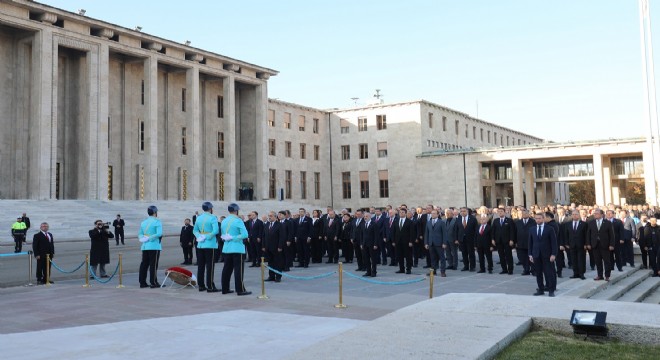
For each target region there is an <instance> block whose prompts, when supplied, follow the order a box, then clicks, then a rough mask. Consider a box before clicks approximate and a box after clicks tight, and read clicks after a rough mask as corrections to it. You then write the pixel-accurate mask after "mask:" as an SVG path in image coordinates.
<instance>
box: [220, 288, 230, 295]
mask: <svg viewBox="0 0 660 360" xmlns="http://www.w3.org/2000/svg"><path fill="white" fill-rule="evenodd" d="M216 290H217V289H216ZM233 293H234V290H226V291H225V290H222V295H227V294H233Z"/></svg>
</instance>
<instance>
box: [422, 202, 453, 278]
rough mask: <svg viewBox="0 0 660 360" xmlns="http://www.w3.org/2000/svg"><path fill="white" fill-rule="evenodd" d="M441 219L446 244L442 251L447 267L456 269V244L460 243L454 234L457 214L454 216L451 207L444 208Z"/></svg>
mask: <svg viewBox="0 0 660 360" xmlns="http://www.w3.org/2000/svg"><path fill="white" fill-rule="evenodd" d="M442 221H443V222H444V223H445V224H444V228H445V236H444V241H445V244H446V245H447V246H446V247H445V248H444V252H445V259H447V269H451V270H458V245H459V244H460V242H459V241H458V236H456V231H457V230H458V228H457V227H456V223H458V216H454V210H453V209H445V218H444V219H443V220H442ZM427 223H428V222H427Z"/></svg>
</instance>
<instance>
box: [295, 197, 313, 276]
mask: <svg viewBox="0 0 660 360" xmlns="http://www.w3.org/2000/svg"><path fill="white" fill-rule="evenodd" d="M298 213H299V214H300V217H299V218H298V223H297V224H296V238H295V240H296V249H297V250H298V266H297V267H302V268H306V267H309V260H310V258H311V247H310V246H311V243H312V219H310V218H309V217H308V216H306V215H305V214H306V211H305V209H303V208H300V209H299V210H298Z"/></svg>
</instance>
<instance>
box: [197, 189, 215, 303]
mask: <svg viewBox="0 0 660 360" xmlns="http://www.w3.org/2000/svg"><path fill="white" fill-rule="evenodd" d="M202 210H204V213H203V214H202V215H199V216H198V217H197V220H196V221H195V226H194V227H193V235H195V238H196V239H197V249H198V252H197V280H198V281H199V282H200V283H201V284H204V285H206V286H204V285H201V284H200V285H199V291H204V290H206V291H207V292H210V293H213V292H218V291H220V290H218V288H216V287H215V283H214V282H213V275H214V273H215V261H214V259H215V253H216V251H218V240H217V239H216V238H215V236H216V235H217V234H218V231H219V229H218V218H217V217H216V216H215V215H213V204H211V203H210V202H208V201H206V202H205V203H203V204H202ZM204 272H206V282H205V281H204Z"/></svg>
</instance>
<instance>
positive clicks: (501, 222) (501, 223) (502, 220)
mask: <svg viewBox="0 0 660 360" xmlns="http://www.w3.org/2000/svg"><path fill="white" fill-rule="evenodd" d="M502 225H504V219H502V218H500V226H502Z"/></svg>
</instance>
